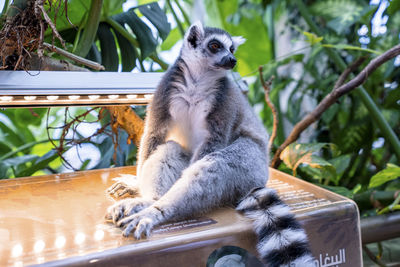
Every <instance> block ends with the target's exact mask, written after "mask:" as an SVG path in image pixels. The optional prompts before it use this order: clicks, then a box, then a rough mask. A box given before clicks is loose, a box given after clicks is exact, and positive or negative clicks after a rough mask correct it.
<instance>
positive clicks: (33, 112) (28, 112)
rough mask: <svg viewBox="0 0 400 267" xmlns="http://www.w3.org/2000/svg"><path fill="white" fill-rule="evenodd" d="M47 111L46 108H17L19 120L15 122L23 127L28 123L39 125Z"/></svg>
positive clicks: (15, 112) (16, 115)
mask: <svg viewBox="0 0 400 267" xmlns="http://www.w3.org/2000/svg"><path fill="white" fill-rule="evenodd" d="M46 112H47V109H46V108H29V109H28V108H16V109H15V110H14V114H15V118H18V120H15V121H14V122H15V123H16V124H18V125H19V126H22V127H23V128H25V127H26V126H27V125H35V126H39V125H40V124H41V122H42V119H43V118H44V116H45V114H46Z"/></svg>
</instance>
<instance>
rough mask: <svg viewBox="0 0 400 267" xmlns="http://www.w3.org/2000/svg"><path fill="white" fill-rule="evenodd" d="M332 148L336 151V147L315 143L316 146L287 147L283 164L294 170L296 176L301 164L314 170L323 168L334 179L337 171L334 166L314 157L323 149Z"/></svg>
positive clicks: (295, 145) (282, 158) (296, 145)
mask: <svg viewBox="0 0 400 267" xmlns="http://www.w3.org/2000/svg"><path fill="white" fill-rule="evenodd" d="M327 146H328V147H331V150H335V146H334V145H331V144H327V143H315V144H297V143H293V144H290V145H289V146H287V147H286V148H285V149H284V150H283V151H282V153H281V155H280V158H281V160H283V162H284V163H285V164H286V165H287V166H288V167H289V168H291V169H292V170H293V173H294V174H296V169H297V167H298V166H299V165H300V164H307V165H309V166H310V167H313V168H321V169H325V170H326V171H327V173H326V175H329V176H330V177H329V178H332V177H334V176H335V175H334V174H335V173H334V172H335V169H334V167H333V165H332V164H331V163H330V162H328V161H326V160H324V159H323V158H321V157H319V156H316V155H313V154H314V153H315V152H318V151H319V150H321V149H322V148H323V147H327Z"/></svg>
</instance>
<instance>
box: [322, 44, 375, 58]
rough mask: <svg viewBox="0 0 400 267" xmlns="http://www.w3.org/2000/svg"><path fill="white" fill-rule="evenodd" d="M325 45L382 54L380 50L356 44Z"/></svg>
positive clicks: (326, 45) (324, 45) (339, 48)
mask: <svg viewBox="0 0 400 267" xmlns="http://www.w3.org/2000/svg"><path fill="white" fill-rule="evenodd" d="M322 46H323V47H328V48H335V49H338V50H357V51H362V52H367V53H371V54H376V55H380V54H382V53H381V52H379V51H376V50H372V49H368V48H362V47H359V46H354V45H347V44H336V45H334V44H323V45H322Z"/></svg>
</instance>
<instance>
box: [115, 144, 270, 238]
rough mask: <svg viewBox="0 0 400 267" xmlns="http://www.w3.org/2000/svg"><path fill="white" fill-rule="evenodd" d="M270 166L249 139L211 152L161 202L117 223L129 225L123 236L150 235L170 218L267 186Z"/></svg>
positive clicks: (225, 202) (233, 202) (190, 213)
mask: <svg viewBox="0 0 400 267" xmlns="http://www.w3.org/2000/svg"><path fill="white" fill-rule="evenodd" d="M267 179H268V166H267V159H266V155H265V153H263V152H262V151H261V149H260V147H259V145H257V144H256V143H255V142H254V141H252V140H251V139H249V138H239V139H238V140H236V141H235V142H234V143H233V144H232V145H230V146H229V147H226V148H224V149H222V150H219V151H216V152H212V153H210V154H208V155H206V156H204V157H203V158H202V159H200V160H198V161H196V162H195V163H193V164H192V165H190V166H189V167H188V168H187V169H185V170H184V171H183V173H182V176H181V178H180V179H179V180H177V181H176V183H175V184H174V185H173V186H172V187H171V189H170V190H169V191H168V192H167V193H166V194H165V195H164V196H162V197H161V198H160V199H159V200H158V201H156V202H155V203H153V204H152V205H151V206H149V207H148V208H146V209H144V210H142V211H140V212H139V213H136V214H134V215H131V216H128V217H126V218H123V219H121V220H119V221H118V222H117V225H118V226H120V227H122V226H126V228H125V230H124V232H123V235H124V236H128V235H129V234H130V232H131V231H133V230H134V229H136V230H135V233H134V236H135V237H136V238H138V239H139V238H140V237H141V235H142V233H145V234H146V235H149V234H150V231H151V229H152V228H153V227H154V226H155V225H158V224H161V223H164V222H166V221H168V220H177V219H182V218H185V217H187V216H189V215H193V214H200V213H203V212H205V211H207V210H209V209H211V208H214V207H216V206H221V205H224V204H228V203H231V204H236V203H235V202H236V201H237V200H239V198H241V197H242V196H243V194H246V193H247V192H249V191H250V190H251V189H252V188H254V187H259V186H265V183H266V181H267Z"/></svg>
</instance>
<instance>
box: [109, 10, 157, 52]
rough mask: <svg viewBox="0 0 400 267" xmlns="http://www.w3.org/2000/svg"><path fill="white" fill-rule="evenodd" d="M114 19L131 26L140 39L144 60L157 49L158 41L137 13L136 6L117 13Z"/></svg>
mask: <svg viewBox="0 0 400 267" xmlns="http://www.w3.org/2000/svg"><path fill="white" fill-rule="evenodd" d="M112 19H114V20H116V21H117V22H118V23H119V24H121V25H124V24H125V23H126V24H128V26H129V27H130V28H131V30H132V31H133V33H134V34H135V36H136V38H137V40H138V41H139V46H140V51H141V55H140V56H141V59H142V60H143V59H145V58H146V57H148V56H149V55H150V54H151V53H153V52H154V51H155V50H156V47H157V41H156V39H155V38H154V36H153V33H152V32H151V29H150V28H149V27H148V26H147V25H146V23H144V22H143V21H142V20H141V19H140V18H139V17H138V15H136V13H135V11H134V8H131V9H129V10H128V11H127V12H124V13H120V14H117V15H115V16H113V17H112Z"/></svg>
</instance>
